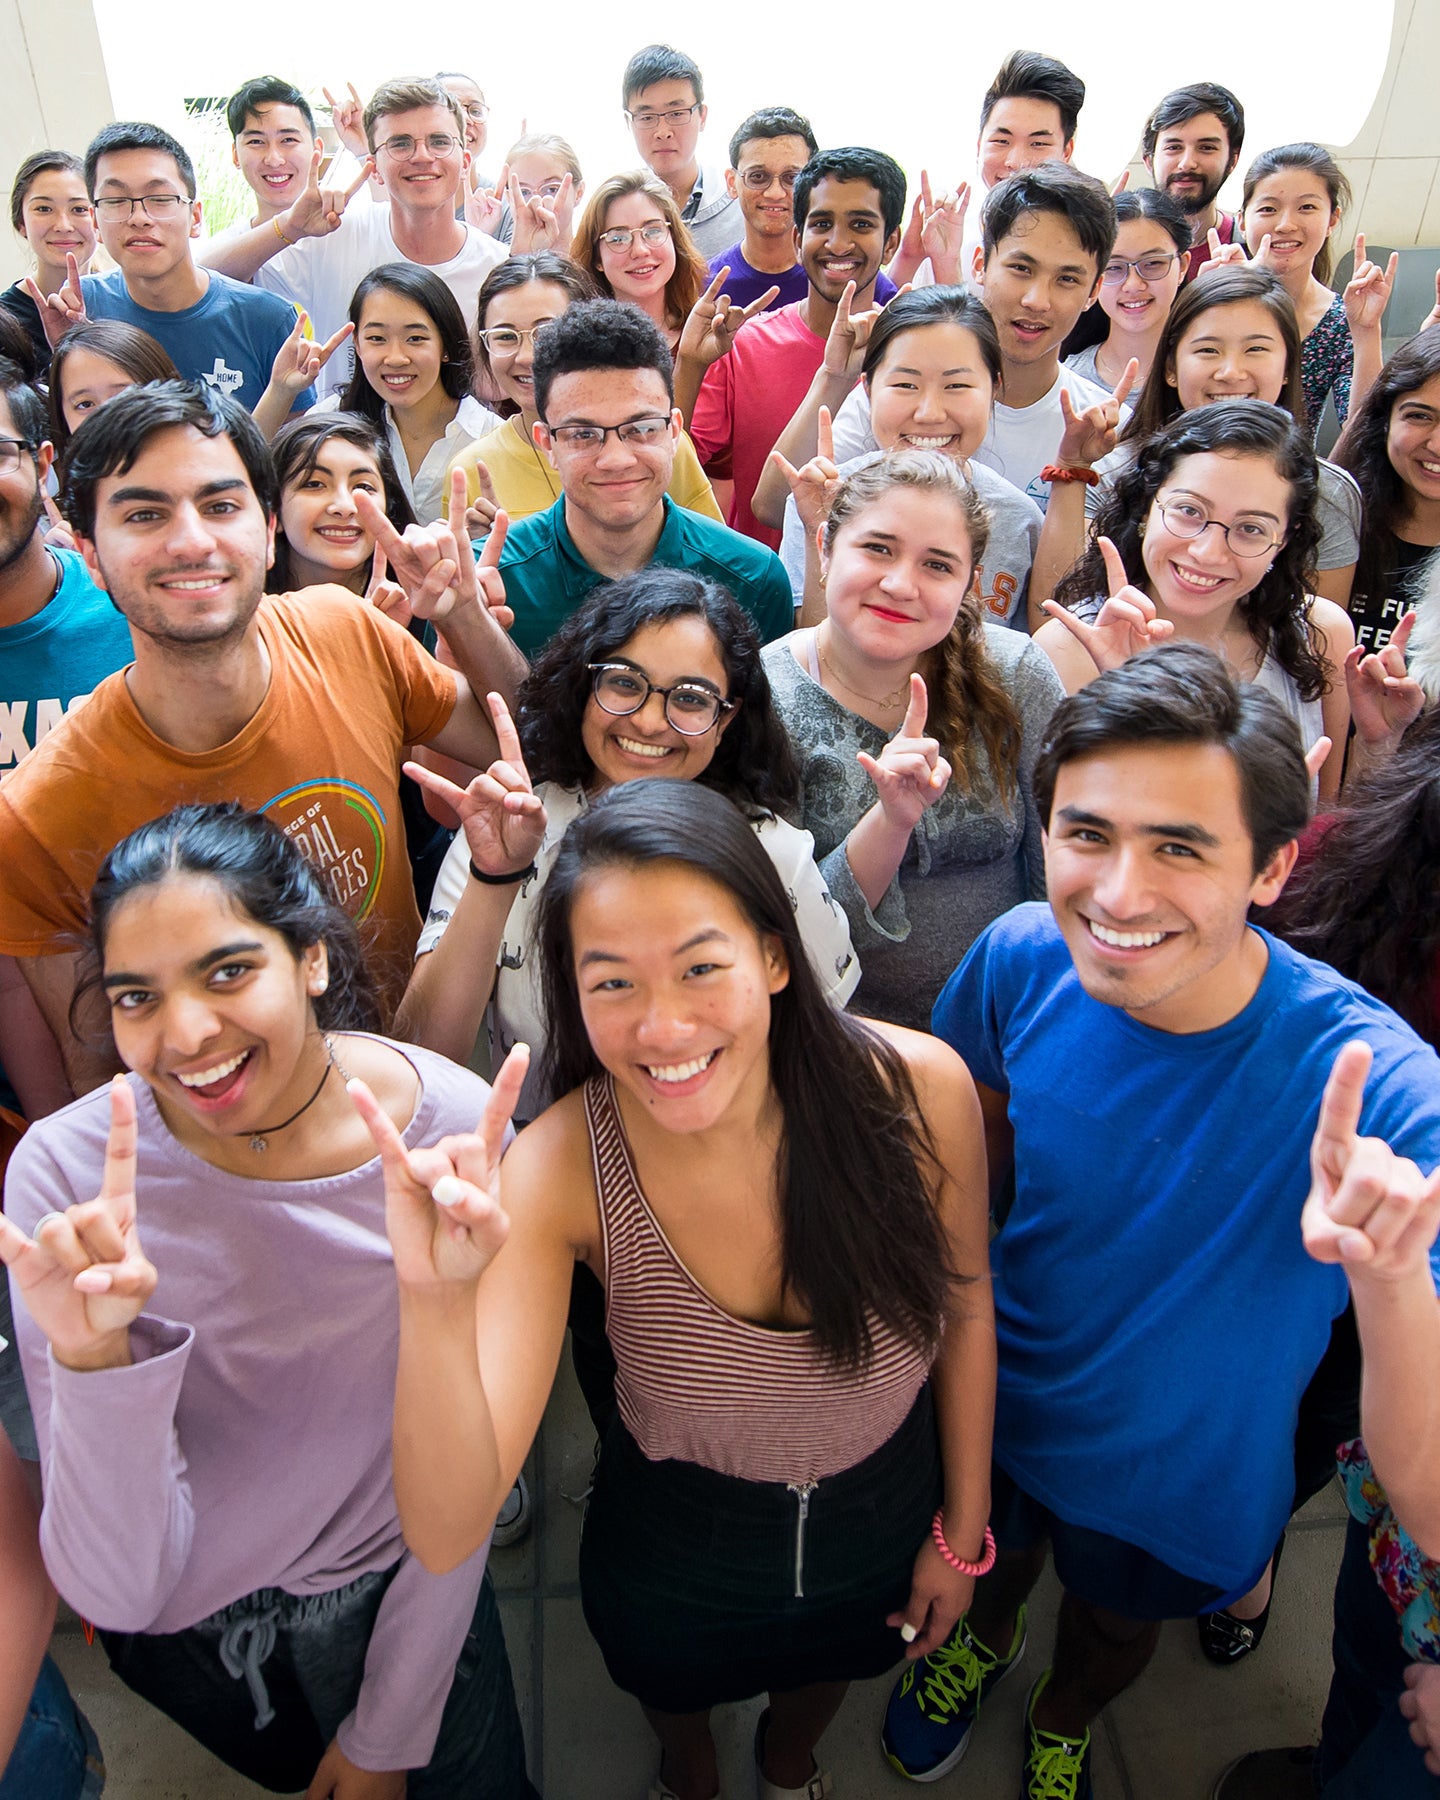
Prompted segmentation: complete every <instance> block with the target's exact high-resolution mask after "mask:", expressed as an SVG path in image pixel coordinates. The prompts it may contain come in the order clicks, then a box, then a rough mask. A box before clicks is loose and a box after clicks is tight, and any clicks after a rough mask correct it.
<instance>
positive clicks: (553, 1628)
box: [54, 1356, 1345, 1800]
mask: <svg viewBox="0 0 1440 1800" xmlns="http://www.w3.org/2000/svg"><path fill="white" fill-rule="evenodd" d="M592 1441H593V1440H592V1433H591V1430H590V1422H589V1420H588V1418H587V1417H586V1415H585V1411H584V1407H583V1404H582V1402H581V1400H580V1395H579V1391H578V1389H577V1388H576V1386H575V1384H574V1380H573V1377H572V1376H571V1374H570V1368H569V1358H568V1356H567V1357H566V1358H564V1359H563V1361H562V1368H561V1380H560V1381H559V1382H557V1384H556V1391H555V1394H554V1395H553V1396H552V1399H551V1403H550V1408H549V1411H548V1413H547V1414H546V1419H545V1424H544V1427H543V1429H542V1431H541V1435H540V1440H539V1442H538V1444H537V1446H536V1450H535V1454H534V1458H533V1472H532V1486H533V1490H534V1492H535V1493H536V1495H537V1497H538V1500H539V1516H538V1519H537V1523H536V1527H535V1530H534V1532H533V1534H532V1535H531V1537H530V1538H529V1540H528V1541H527V1542H526V1543H524V1544H519V1545H516V1546H515V1547H514V1548H512V1549H510V1550H501V1551H497V1552H496V1553H495V1555H494V1558H493V1560H492V1565H491V1566H492V1568H493V1570H494V1574H495V1580H496V1583H497V1586H498V1587H499V1589H500V1610H501V1615H502V1618H503V1621H504V1626H505V1636H506V1641H507V1643H508V1645H509V1649H510V1658H511V1661H512V1663H513V1665H514V1669H515V1684H516V1690H517V1694H518V1696H519V1703H520V1710H521V1716H522V1718H523V1720H524V1722H525V1730H526V1737H527V1742H528V1745H529V1763H530V1773H531V1777H532V1779H533V1780H534V1782H535V1784H536V1786H537V1787H538V1788H539V1789H540V1791H541V1793H542V1794H543V1795H544V1797H545V1800H643V1796H644V1795H645V1793H646V1790H647V1787H648V1785H649V1782H650V1781H651V1779H652V1778H653V1776H654V1773H655V1767H656V1761H657V1758H656V1751H655V1746H654V1740H653V1738H652V1737H651V1735H650V1732H649V1730H648V1728H647V1727H646V1725H645V1722H644V1720H643V1719H642V1718H641V1716H640V1712H639V1709H638V1708H637V1707H636V1706H635V1704H634V1702H633V1701H631V1700H630V1699H629V1698H628V1697H627V1696H626V1695H624V1694H620V1693H618V1692H617V1691H616V1690H615V1689H614V1688H613V1687H612V1686H611V1684H610V1681H609V1679H608V1677H607V1676H606V1673H605V1668H604V1665H603V1663H602V1662H601V1660H600V1655H599V1652H598V1651H597V1650H596V1649H595V1646H594V1644H593V1643H592V1642H591V1639H590V1636H589V1633H588V1632H587V1631H586V1629H585V1624H584V1620H583V1619H582V1617H581V1613H580V1599H579V1589H578V1584H577V1579H576V1573H577V1567H578V1557H579V1546H580V1509H579V1506H578V1504H577V1503H576V1502H575V1501H574V1500H573V1499H571V1498H568V1497H567V1496H573V1495H576V1494H579V1493H580V1492H581V1491H582V1490H583V1489H584V1487H585V1485H586V1483H587V1481H588V1479H589V1473H590V1455H591V1447H592ZM1344 1519H1345V1513H1344V1507H1343V1504H1342V1502H1341V1500H1340V1496H1339V1491H1338V1488H1333V1487H1332V1488H1331V1489H1328V1490H1327V1491H1326V1492H1325V1493H1324V1494H1321V1495H1320V1496H1318V1497H1317V1498H1316V1499H1315V1500H1313V1501H1312V1502H1311V1503H1310V1505H1309V1506H1308V1507H1307V1508H1306V1509H1305V1511H1304V1513H1302V1514H1301V1516H1300V1518H1299V1519H1298V1520H1297V1521H1296V1524H1295V1526H1294V1527H1293V1529H1292V1534H1291V1538H1290V1541H1289V1545H1288V1548H1287V1552H1286V1557H1285V1574H1284V1577H1283V1580H1282V1582H1281V1584H1280V1591H1279V1596H1278V1598H1277V1601H1276V1605H1275V1611H1274V1615H1273V1617H1272V1619H1271V1623H1270V1627H1269V1630H1268V1632H1267V1633H1266V1637H1265V1642H1264V1645H1263V1646H1262V1648H1261V1649H1260V1651H1259V1652H1258V1653H1257V1654H1256V1655H1255V1656H1254V1657H1253V1658H1251V1659H1250V1660H1249V1661H1248V1662H1247V1663H1245V1664H1244V1665H1243V1666H1242V1667H1240V1668H1238V1669H1232V1670H1222V1669H1215V1668H1212V1667H1211V1666H1210V1665H1209V1664H1208V1663H1207V1662H1206V1661H1205V1660H1204V1659H1203V1657H1202V1656H1201V1654H1200V1651H1199V1648H1198V1646H1197V1643H1196V1639H1195V1632H1194V1628H1193V1627H1192V1626H1190V1625H1188V1624H1185V1625H1170V1626H1167V1627H1166V1631H1165V1635H1164V1638H1163V1640H1162V1642H1161V1646H1160V1650H1159V1652H1158V1654H1157V1656H1156V1658H1155V1661H1154V1663H1153V1664H1152V1666H1151V1668H1150V1669H1149V1671H1148V1672H1147V1673H1146V1675H1145V1677H1144V1679H1143V1680H1142V1681H1141V1682H1140V1683H1139V1684H1138V1685H1137V1686H1136V1687H1135V1688H1133V1689H1132V1690H1131V1691H1130V1692H1129V1693H1127V1694H1125V1695H1122V1697H1121V1698H1120V1700H1119V1701H1117V1702H1116V1704H1115V1705H1114V1706H1112V1707H1111V1708H1110V1711H1109V1713H1108V1714H1107V1715H1106V1716H1105V1718H1104V1719H1103V1720H1102V1721H1101V1723H1100V1725H1099V1727H1098V1729H1097V1731H1096V1754H1095V1759H1094V1771H1095V1790H1096V1796H1097V1800H1208V1796H1209V1794H1210V1790H1211V1786H1212V1784H1213V1783H1214V1781H1215V1779H1216V1777H1217V1776H1218V1775H1219V1773H1220V1772H1221V1771H1222V1770H1223V1769H1224V1768H1225V1767H1226V1765H1227V1764H1228V1763H1229V1762H1230V1761H1232V1760H1233V1759H1234V1758H1235V1757H1237V1756H1239V1755H1240V1754H1241V1753H1242V1752H1243V1751H1245V1750H1250V1749H1256V1748H1259V1747H1262V1746H1265V1745H1271V1744H1291V1743H1303V1742H1307V1741H1311V1740H1313V1739H1314V1738H1315V1737H1317V1736H1318V1734H1319V1724H1320V1713H1321V1710H1322V1707H1323V1704H1324V1697H1325V1690H1326V1687H1327V1684H1328V1682H1329V1672H1330V1595H1331V1590H1332V1588H1333V1585H1334V1578H1335V1572H1336V1569H1337V1568H1338V1566H1339V1561H1340V1552H1341V1541H1342V1538H1343V1535H1344ZM1056 1597H1057V1591H1056V1589H1055V1587H1054V1584H1053V1581H1051V1580H1050V1578H1049V1577H1048V1576H1047V1578H1046V1582H1045V1584H1044V1585H1043V1586H1042V1588H1041V1589H1040V1590H1039V1592H1038V1593H1037V1595H1036V1600H1035V1604H1034V1605H1033V1606H1032V1609H1031V1634H1032V1635H1031V1648H1030V1649H1029V1650H1028V1651H1027V1653H1026V1668H1027V1671H1028V1673H1027V1678H1026V1679H1024V1680H1016V1681H1011V1682H1007V1683H1005V1685H1004V1686H1002V1687H1001V1688H1000V1689H999V1690H998V1691H997V1693H996V1695H995V1696H994V1698H993V1700H992V1701H991V1702H990V1704H989V1705H988V1707H987V1708H986V1712H985V1716H984V1718H983V1719H982V1720H981V1722H980V1724H979V1725H978V1726H977V1728H976V1733H975V1741H974V1742H973V1744H972V1745H971V1748H970V1751H969V1754H968V1755H967V1756H966V1758H965V1760H964V1762H963V1763H961V1764H960V1766H959V1767H958V1768H957V1769H956V1771H955V1772H954V1773H953V1774H952V1775H951V1776H949V1777H948V1778H947V1779H946V1780H944V1781H943V1782H941V1783H939V1784H937V1785H936V1787H935V1788H934V1789H932V1790H927V1791H933V1792H934V1793H936V1794H942V1795H951V1794H953V1795H955V1796H957V1797H958V1796H961V1795H965V1796H974V1797H975V1800H1014V1796H1015V1794H1016V1793H1017V1791H1018V1784H1019V1778H1020V1726H1021V1714H1022V1710H1023V1707H1024V1703H1025V1696H1026V1691H1027V1689H1028V1686H1029V1680H1030V1678H1032V1677H1033V1675H1035V1674H1038V1672H1039V1671H1040V1669H1041V1668H1042V1667H1043V1666H1044V1660H1045V1651H1046V1649H1047V1648H1048V1644H1049V1637H1050V1631H1051V1627H1052V1625H1053V1621H1054V1614H1055V1605H1056ZM54 1648H55V1655H56V1658H57V1660H58V1661H59V1663H60V1665H61V1667H62V1668H63V1669H64V1671H65V1674H66V1676H67V1678H68V1680H69V1682H70V1685H71V1688H72V1689H73V1690H74V1692H75V1695H76V1697H77V1699H78V1700H79V1702H80V1704H81V1706H82V1707H83V1708H84V1710H85V1712H86V1713H87V1714H88V1716H89V1718H90V1721H91V1723H92V1724H93V1725H94V1727H95V1730H96V1732H97V1733H98V1734H99V1738H100V1743H101V1747H102V1749H103V1751H104V1753H105V1759H106V1763H107V1766H108V1768H109V1781H108V1783H107V1785H106V1789H105V1792H106V1795H107V1797H108V1800H245V1797H248V1796H256V1795H259V1794H261V1793H262V1792H263V1791H264V1790H263V1789H261V1788H258V1787H255V1786H254V1785H253V1784H252V1783H250V1782H248V1781H244V1780H242V1779H241V1778H240V1777H239V1776H237V1775H234V1774H232V1773H231V1772H230V1771H229V1770H228V1769H225V1768H224V1767H222V1766H221V1765H220V1764H219V1763H217V1762H216V1761H215V1760H214V1759H213V1758H212V1757H211V1756H210V1755H209V1754H208V1752H206V1751H204V1750H202V1749H201V1748H200V1747H199V1746H198V1745H197V1744H195V1743H194V1742H193V1741H192V1740H191V1739H190V1738H189V1737H187V1736H186V1735H185V1734H184V1733H183V1732H182V1731H180V1730H179V1728H178V1727H176V1726H174V1725H172V1724H171V1723H170V1721H169V1720H168V1719H165V1718H164V1717H162V1716H161V1715H160V1714H159V1713H157V1712H155V1711H153V1710H152V1709H151V1708H150V1707H148V1706H146V1705H145V1704H144V1702H142V1701H140V1700H137V1699H135V1698H134V1696H132V1695H131V1694H130V1693H129V1692H128V1691H127V1690H126V1689H125V1688H123V1687H122V1686H121V1685H120V1683H119V1682H118V1681H116V1680H115V1678H114V1677H113V1676H112V1675H111V1674H110V1672H109V1668H108V1666H107V1664H106V1661H105V1655H104V1652H103V1651H102V1650H101V1648H100V1646H99V1645H98V1644H96V1645H94V1646H93V1647H91V1646H89V1645H87V1644H86V1642H85V1639H84V1636H83V1635H82V1633H81V1630H80V1627H79V1625H78V1623H76V1622H75V1621H74V1619H73V1617H72V1618H71V1619H70V1620H68V1621H67V1622H66V1623H64V1624H62V1625H61V1627H60V1628H59V1629H58V1630H57V1632H56V1637H55V1646H54ZM890 1685H891V1678H890V1677H886V1678H885V1679H884V1680H882V1681H876V1682H869V1683H866V1684H864V1685H862V1686H857V1687H855V1688H854V1689H852V1691H851V1693H850V1695H849V1697H848V1699H847V1700H846V1703H845V1706H844V1708H843V1709H842V1711H841V1713H840V1716H839V1718H838V1719H837V1720H836V1721H835V1723H834V1725H833V1726H832V1727H831V1729H830V1731H829V1732H828V1733H827V1735H826V1737H825V1738H824V1739H823V1740H822V1743H821V1756H822V1761H823V1763H824V1766H825V1767H826V1768H828V1769H829V1770H830V1771H831V1773H832V1774H833V1775H834V1777H835V1786H836V1800H899V1796H900V1795H901V1794H903V1793H905V1792H907V1791H908V1792H911V1793H913V1792H915V1789H914V1788H913V1787H911V1785H910V1784H909V1783H906V1782H904V1781H902V1780H901V1779H900V1778H899V1777H898V1776H896V1775H894V1774H893V1773H892V1772H891V1771H890V1770H889V1769H888V1768H887V1766H886V1765H885V1763H884V1762H883V1760H882V1758H881V1756H880V1752H879V1749H878V1747H877V1742H876V1739H877V1733H878V1730H879V1723H880V1719H881V1716H882V1714H883V1712H884V1708H885V1701H886V1698H887V1696H888V1694H889V1690H890ZM759 1711H760V1702H759V1701H758V1700H757V1701H754V1702H752V1703H751V1704H749V1705H747V1706H744V1707H731V1708H726V1709H724V1710H723V1711H721V1712H719V1713H717V1715H716V1722H715V1729H716V1738H717V1742H718V1744H719V1746H720V1757H721V1774H722V1782H723V1786H722V1793H723V1794H724V1795H725V1796H726V1800H742V1797H743V1800H750V1796H752V1795H753V1794H754V1792H755V1778H754V1773H753V1764H752V1763H751V1761H750V1745H751V1739H752V1736H753V1732H754V1724H755V1719H756V1717H757V1716H758V1714H759ZM457 1800H463V1797H462V1796H457Z"/></svg>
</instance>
